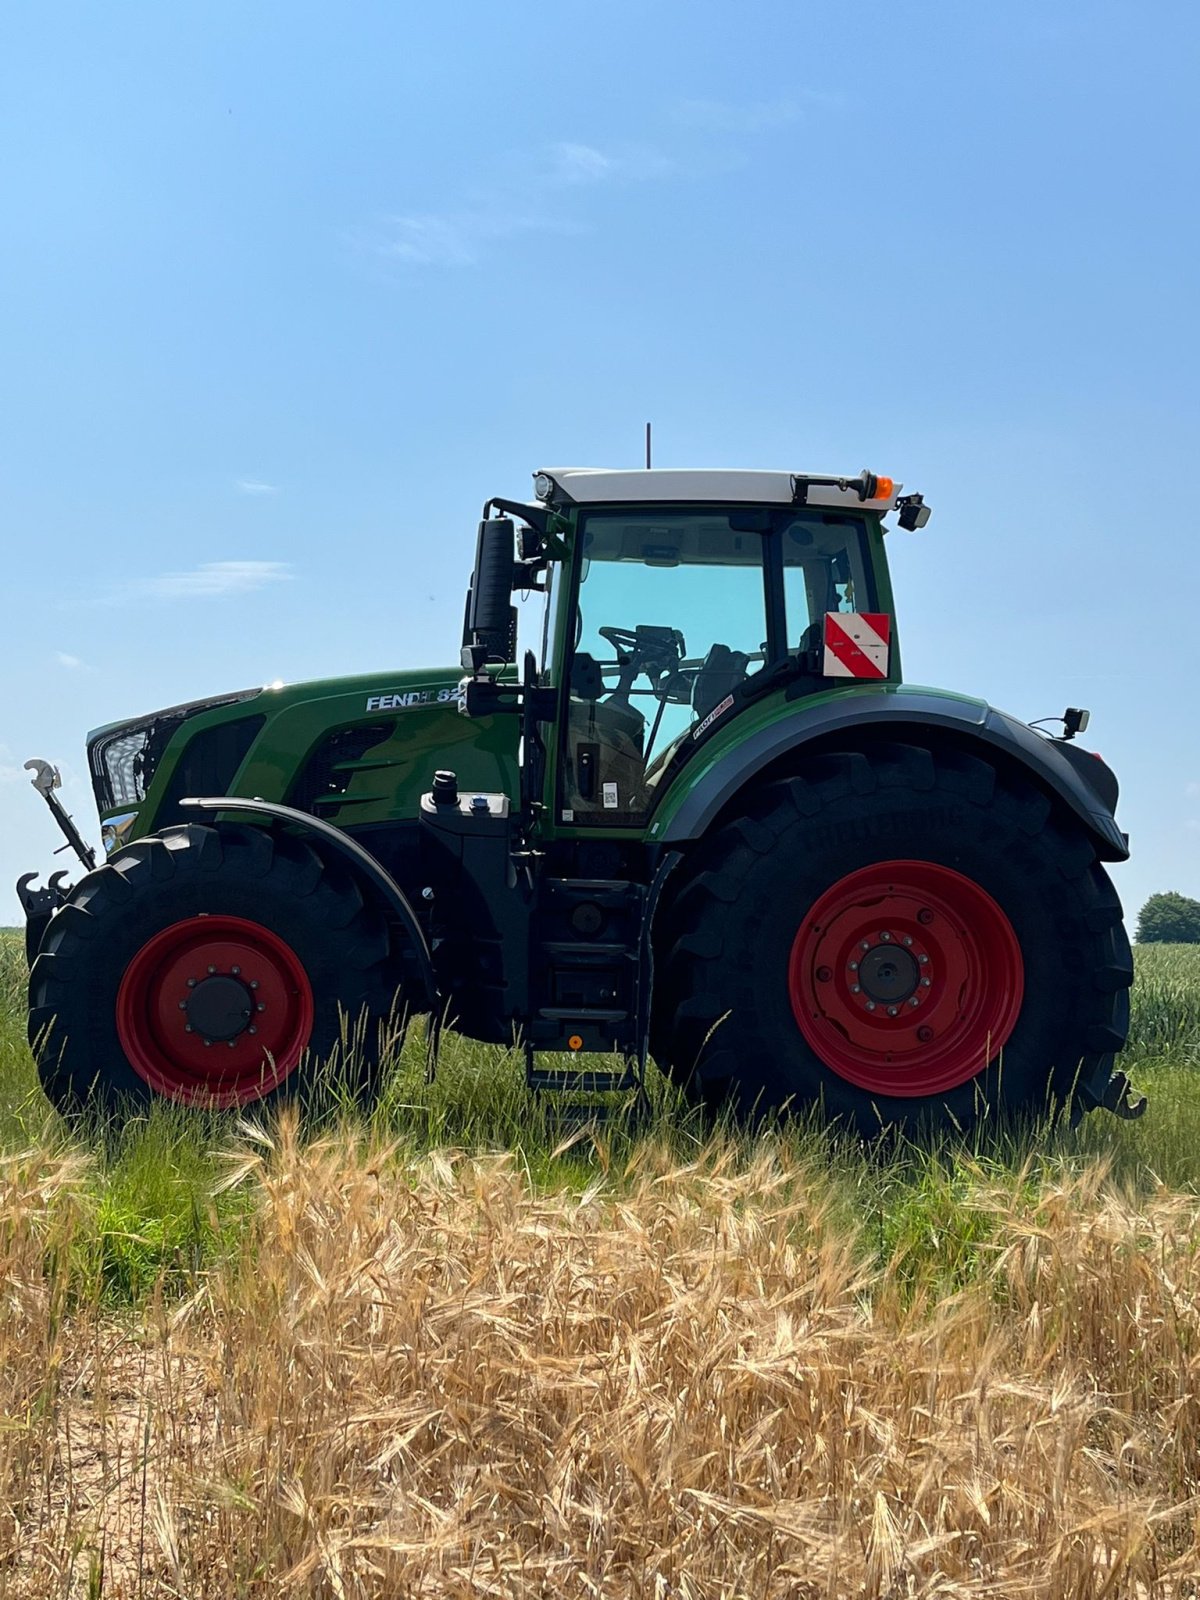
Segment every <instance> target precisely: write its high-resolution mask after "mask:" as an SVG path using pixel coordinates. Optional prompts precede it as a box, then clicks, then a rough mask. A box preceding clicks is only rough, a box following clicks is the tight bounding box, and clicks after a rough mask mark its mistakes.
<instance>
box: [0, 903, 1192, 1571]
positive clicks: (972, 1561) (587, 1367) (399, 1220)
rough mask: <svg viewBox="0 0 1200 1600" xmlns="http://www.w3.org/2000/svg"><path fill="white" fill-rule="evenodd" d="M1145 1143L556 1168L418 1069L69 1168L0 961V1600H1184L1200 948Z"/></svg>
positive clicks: (1116, 1126) (486, 1054)
mask: <svg viewBox="0 0 1200 1600" xmlns="http://www.w3.org/2000/svg"><path fill="white" fill-rule="evenodd" d="M1137 954H1138V980H1137V987H1136V990H1135V995H1134V1027H1133V1047H1132V1049H1131V1051H1130V1052H1129V1054H1128V1057H1127V1062H1126V1065H1127V1068H1128V1070H1129V1071H1130V1073H1131V1076H1132V1077H1133V1078H1134V1080H1135V1083H1136V1085H1137V1087H1138V1088H1139V1089H1141V1090H1143V1091H1145V1092H1146V1093H1147V1094H1148V1095H1149V1096H1150V1101H1151V1104H1150V1109H1149V1112H1148V1113H1147V1115H1146V1116H1145V1117H1144V1118H1143V1119H1142V1120H1141V1121H1140V1122H1137V1123H1132V1124H1125V1123H1120V1122H1118V1121H1116V1120H1115V1119H1114V1118H1112V1117H1109V1116H1106V1115H1102V1114H1101V1115H1095V1116H1092V1117H1091V1118H1089V1119H1087V1120H1086V1121H1085V1123H1084V1124H1083V1126H1082V1127H1081V1128H1080V1129H1079V1130H1078V1131H1077V1132H1075V1133H1072V1132H1070V1131H1068V1130H1055V1129H1031V1130H1029V1132H1028V1134H1027V1135H1026V1136H1025V1137H1024V1138H1023V1139H1021V1140H1019V1141H1017V1140H1011V1141H1009V1142H1008V1143H1006V1144H1003V1145H1001V1146H1000V1147H999V1148H998V1149H991V1150H985V1148H984V1147H983V1146H982V1145H981V1146H980V1147H979V1148H978V1149H976V1150H971V1149H963V1148H957V1149H952V1148H943V1149H940V1150H937V1151H931V1150H928V1149H926V1150H917V1149H914V1148H907V1149H901V1150H897V1149H895V1148H892V1149H889V1150H886V1151H884V1150H864V1149H862V1148H861V1147H857V1146H852V1145H850V1144H849V1143H846V1142H839V1141H838V1140H837V1139H832V1138H830V1137H829V1136H828V1135H826V1134H824V1133H823V1132H822V1131H821V1130H820V1129H818V1128H815V1127H811V1126H792V1127H788V1128H785V1129H782V1130H776V1131H767V1132H762V1133H759V1134H758V1135H757V1136H754V1137H750V1136H748V1135H742V1134H738V1133H736V1132H735V1131H733V1130H717V1131H715V1132H714V1131H712V1130H711V1129H709V1130H703V1129H701V1128H700V1127H699V1126H698V1125H697V1124H696V1123H695V1122H694V1121H692V1120H690V1119H689V1117H688V1116H687V1115H686V1113H685V1111H684V1109H683V1108H682V1107H681V1106H680V1105H679V1104H678V1102H677V1101H676V1100H675V1099H674V1098H673V1097H672V1095H671V1094H670V1092H669V1091H668V1090H667V1088H666V1087H665V1086H664V1085H662V1084H658V1083H656V1085H655V1088H654V1101H655V1105H654V1114H653V1117H652V1118H651V1119H650V1121H649V1123H648V1125H644V1126H643V1127H641V1128H640V1129H638V1130H628V1129H624V1128H622V1127H620V1126H616V1127H610V1128H608V1129H607V1130H605V1131H602V1132H598V1133H597V1132H591V1133H580V1132H576V1133H574V1134H564V1133H560V1132H557V1131H556V1130H555V1128H554V1127H553V1125H551V1124H548V1123H547V1122H546V1120H545V1118H544V1116H543V1115H542V1114H540V1113H539V1112H538V1111H537V1110H536V1109H531V1107H530V1105H529V1103H528V1101H527V1100H526V1098H525V1092H524V1087H523V1084H522V1082H521V1079H520V1074H519V1071H518V1067H517V1063H516V1062H515V1060H513V1059H510V1058H508V1057H506V1056H505V1055H504V1053H503V1052H500V1051H495V1050H485V1049H483V1048H481V1047H477V1046H473V1045H469V1044H467V1043H465V1042H463V1041H460V1040H454V1039H451V1040H450V1041H449V1042H448V1044H447V1045H446V1047H445V1050H444V1059H443V1064H442V1070H441V1073H440V1075H439V1078H438V1081H437V1082H436V1083H435V1084H434V1085H432V1086H428V1085H426V1083H425V1082H424V1074H423V1065H424V1053H423V1049H422V1046H421V1041H420V1039H419V1038H417V1037H415V1036H414V1037H413V1038H411V1039H410V1041H409V1042H408V1043H407V1044H406V1046H405V1048H404V1051H403V1052H402V1053H401V1055H400V1057H399V1059H398V1060H397V1061H396V1062H395V1064H394V1069H393V1071H392V1074H391V1077H390V1081H389V1084H388V1088H387V1091H386V1093H385V1096H384V1099H383V1102H382V1104H381V1105H380V1107H379V1109H378V1111H377V1112H376V1113H375V1115H374V1116H373V1117H372V1118H371V1120H370V1122H369V1123H364V1122H362V1121H358V1120H355V1118H354V1117H353V1116H352V1115H350V1114H349V1113H348V1112H342V1113H338V1112H337V1111H336V1109H335V1110H334V1111H331V1113H330V1115H329V1117H328V1118H327V1119H326V1120H325V1122H324V1123H323V1125H321V1126H320V1127H316V1128H312V1129H309V1130H307V1131H305V1132H304V1134H303V1135H301V1133H300V1131H299V1130H298V1129H297V1127H296V1125H295V1123H294V1121H292V1120H290V1119H289V1118H288V1117H287V1116H284V1117H282V1118H279V1119H277V1120H276V1121H274V1122H273V1123H272V1124H270V1125H261V1124H255V1123H253V1122H249V1121H247V1122H240V1123H239V1122H237V1121H236V1120H233V1119H229V1118H208V1117H198V1116H195V1115H193V1116H190V1117H182V1116H178V1115H161V1116H157V1115H156V1116H155V1117H153V1118H151V1119H150V1120H148V1121H146V1122H144V1123H141V1124H139V1125H137V1126H135V1127H132V1128H130V1129H128V1130H126V1131H125V1132H124V1133H122V1134H120V1135H118V1134H116V1133H114V1134H113V1135H112V1136H111V1137H109V1138H108V1139H107V1140H104V1141H97V1142H95V1143H92V1144H88V1143H85V1142H80V1141H79V1140H77V1139H73V1138H72V1136H71V1135H70V1134H69V1133H68V1132H67V1131H66V1130H65V1129H64V1128H63V1127H62V1126H60V1125H59V1124H58V1123H57V1122H56V1120H55V1118H54V1117H53V1115H52V1114H51V1113H50V1111H49V1109H48V1108H47V1106H46V1104H45V1102H44V1101H43V1100H42V1099H41V1096H40V1094H39V1092H38V1090H37V1086H36V1078H35V1074H34V1070H33V1066H32V1062H31V1060H30V1058H29V1055H28V1052H27V1050H26V1048H25V1043H24V1031H23V1016H22V1004H23V985H24V963H23V956H22V952H21V948H20V944H19V942H18V939H17V937H16V936H15V935H8V934H0V1600H9V1597H13V1600H15V1597H21V1600H34V1597H36V1600H49V1597H59V1596H61V1597H63V1600H67V1597H75V1596H79V1597H91V1600H95V1597H100V1596H105V1597H137V1600H143V1597H154V1600H159V1597H167V1596H172V1597H186V1600H200V1597H205V1600H209V1597H211V1600H234V1597H258V1596H264V1597H265V1596H306V1597H307V1596H321V1597H325V1596H329V1597H333V1600H357V1597H366V1596H378V1597H381V1600H382V1597H385V1596H399V1597H406V1600H407V1597H410V1596H411V1597H421V1596H455V1597H458V1596H462V1597H465V1596H505V1597H508V1596H511V1597H514V1600H516V1597H526V1596H529V1597H535V1596H536V1597H541V1596H556V1597H557V1596H562V1597H567V1600H574V1597H579V1600H584V1597H590V1600H596V1597H605V1600H607V1597H613V1600H616V1597H624V1596H637V1597H639V1600H640V1597H645V1600H675V1597H678V1600H717V1597H722V1600H724V1597H729V1600H732V1597H745V1600H815V1597H818V1596H821V1597H824V1596H829V1597H834V1596H837V1597H841V1596H858V1595H865V1596H872V1597H889V1600H891V1597H900V1596H923V1595H937V1596H959V1595H972V1596H998V1595H1003V1596H1044V1597H1046V1600H1059V1597H1077V1600H1084V1597H1091V1596H1111V1597H1123V1596H1158V1595H1163V1596H1180V1597H1182V1596H1195V1595H1196V1594H1197V1593H1200V1588H1198V1584H1197V1575H1198V1574H1200V947H1197V948H1183V947H1169V946H1163V947H1150V948H1144V949H1140V950H1139V951H1138V953H1137Z"/></svg>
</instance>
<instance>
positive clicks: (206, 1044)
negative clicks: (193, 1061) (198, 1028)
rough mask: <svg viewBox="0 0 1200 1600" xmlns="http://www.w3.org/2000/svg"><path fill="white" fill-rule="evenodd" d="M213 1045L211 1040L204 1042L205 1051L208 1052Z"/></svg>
mask: <svg viewBox="0 0 1200 1600" xmlns="http://www.w3.org/2000/svg"><path fill="white" fill-rule="evenodd" d="M211 1043H212V1040H211V1039H205V1041H204V1048H205V1049H206V1050H207V1049H208V1047H209V1045H210V1044H211Z"/></svg>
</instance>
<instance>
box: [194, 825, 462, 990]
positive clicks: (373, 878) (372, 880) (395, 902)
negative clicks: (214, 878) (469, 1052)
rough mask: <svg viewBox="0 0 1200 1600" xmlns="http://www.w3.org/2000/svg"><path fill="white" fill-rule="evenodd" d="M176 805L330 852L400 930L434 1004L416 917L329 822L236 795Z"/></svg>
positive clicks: (397, 890) (394, 886) (384, 874)
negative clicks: (272, 829)
mask: <svg viewBox="0 0 1200 1600" xmlns="http://www.w3.org/2000/svg"><path fill="white" fill-rule="evenodd" d="M179 804H180V806H181V807H183V808H185V809H195V810H198V811H223V812H228V813H230V814H233V815H240V814H242V813H248V814H249V815H251V816H255V817H264V818H266V819H267V822H268V823H283V824H285V825H287V826H288V827H291V828H294V829H295V830H296V831H297V832H298V833H300V834H302V835H304V834H306V835H308V836H309V838H310V839H313V840H316V841H318V842H319V843H320V844H322V845H324V846H325V847H326V848H327V849H330V850H333V851H334V852H335V853H336V854H337V855H339V856H340V857H341V858H342V859H343V860H344V861H345V862H346V863H347V864H348V865H349V866H350V867H351V868H352V869H353V870H354V871H355V872H356V873H357V874H358V876H359V878H360V879H361V880H362V881H363V882H364V883H365V884H366V885H367V886H368V888H370V889H371V890H373V891H374V893H375V896H376V898H377V899H378V901H379V903H380V905H381V906H382V907H383V909H384V910H385V911H386V912H387V913H388V914H389V915H390V916H391V917H393V918H394V919H395V921H396V922H397V923H399V925H400V926H401V928H403V929H404V932H405V933H406V934H407V936H408V939H409V941H410V945H411V953H412V955H413V958H414V962H415V966H416V973H417V975H418V977H419V980H420V983H421V986H422V988H423V990H424V996H423V998H424V1000H425V1002H426V1003H427V1004H428V1005H430V1006H432V1005H434V1004H435V1000H436V995H437V983H436V980H435V979H434V974H433V958H432V956H431V954H430V950H429V942H428V940H427V939H426V938H425V932H424V929H423V928H422V927H421V924H420V921H419V920H418V918H417V914H416V912H415V911H414V910H413V907H412V904H411V903H410V901H409V898H408V896H407V895H406V894H405V893H404V890H403V889H401V887H400V885H399V884H398V883H397V882H396V881H395V879H394V878H393V877H392V876H391V874H390V873H389V872H388V871H387V870H386V869H385V868H384V867H383V865H382V864H381V863H380V862H378V861H376V859H375V857H374V856H373V855H371V854H370V852H369V851H367V850H364V849H363V847H362V845H361V844H359V842H358V840H357V839H352V838H351V837H350V835H349V834H348V833H345V832H344V831H343V830H342V829H341V828H337V827H335V826H334V825H333V823H332V822H326V821H325V820H324V819H323V818H322V817H313V816H310V815H309V813H308V812H307V811H297V810H295V808H294V807H292V806H283V805H278V804H276V803H275V802H274V801H271V800H257V799H254V800H250V799H245V798H243V797H241V796H238V795H222V796H220V797H217V796H206V797H204V798H189V799H185V800H181V801H180V802H179Z"/></svg>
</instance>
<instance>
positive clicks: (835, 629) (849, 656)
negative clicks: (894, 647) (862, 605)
mask: <svg viewBox="0 0 1200 1600" xmlns="http://www.w3.org/2000/svg"><path fill="white" fill-rule="evenodd" d="M891 637H892V619H891V617H889V616H888V614H887V612H886V611H827V612H826V613H825V667H824V671H825V676H826V677H827V678H886V677H887V673H888V643H889V641H890V639H891Z"/></svg>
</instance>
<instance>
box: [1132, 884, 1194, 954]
mask: <svg viewBox="0 0 1200 1600" xmlns="http://www.w3.org/2000/svg"><path fill="white" fill-rule="evenodd" d="M1137 936H1138V943H1139V944H1200V900H1189V899H1188V897H1187V895H1185V894H1175V893H1174V892H1173V891H1172V892H1170V893H1168V894H1152V895H1151V896H1150V898H1149V900H1147V901H1146V904H1145V905H1144V906H1143V907H1142V909H1141V912H1140V914H1139V916H1138V929H1137Z"/></svg>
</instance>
